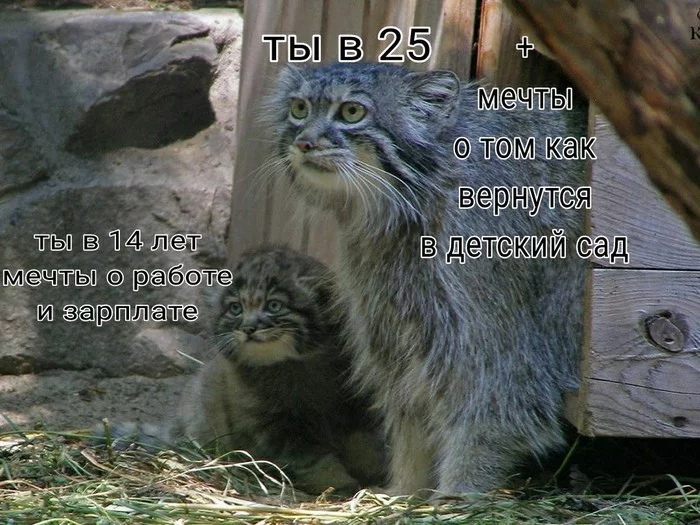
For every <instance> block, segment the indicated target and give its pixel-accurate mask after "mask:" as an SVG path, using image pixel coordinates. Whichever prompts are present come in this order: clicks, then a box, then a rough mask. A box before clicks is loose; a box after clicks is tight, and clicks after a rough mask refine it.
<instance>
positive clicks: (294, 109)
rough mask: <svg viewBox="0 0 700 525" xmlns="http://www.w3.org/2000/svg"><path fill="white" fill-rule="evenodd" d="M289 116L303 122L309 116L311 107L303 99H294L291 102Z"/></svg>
mask: <svg viewBox="0 0 700 525" xmlns="http://www.w3.org/2000/svg"><path fill="white" fill-rule="evenodd" d="M289 114H290V115H291V116H292V118H295V119H297V120H303V119H305V118H306V117H308V116H309V106H308V105H307V104H306V100H304V99H303V98H293V99H292V100H291V101H290V102H289Z"/></svg>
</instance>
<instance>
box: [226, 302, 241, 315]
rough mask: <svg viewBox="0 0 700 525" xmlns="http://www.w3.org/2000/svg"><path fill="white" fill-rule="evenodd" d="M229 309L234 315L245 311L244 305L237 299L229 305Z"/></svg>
mask: <svg viewBox="0 0 700 525" xmlns="http://www.w3.org/2000/svg"><path fill="white" fill-rule="evenodd" d="M228 311H229V312H230V313H231V314H232V315H241V313H243V305H242V304H241V303H239V302H237V301H234V302H233V303H231V304H229V305H228Z"/></svg>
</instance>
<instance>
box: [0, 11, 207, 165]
mask: <svg viewBox="0 0 700 525" xmlns="http://www.w3.org/2000/svg"><path fill="white" fill-rule="evenodd" d="M3 22H4V23H3ZM0 49H2V50H4V52H2V51H0V69H3V70H7V71H10V75H11V76H12V78H10V79H8V80H10V84H11V85H14V86H13V90H12V91H14V93H15V94H16V95H18V96H19V99H17V100H19V101H20V102H21V104H22V105H23V106H25V109H26V112H31V113H32V114H33V116H34V117H35V118H36V119H37V122H38V123H39V124H40V126H41V128H42V129H43V131H44V132H45V134H46V136H45V138H46V139H47V140H48V141H50V142H52V143H54V144H56V145H57V146H65V147H66V148H67V149H68V150H70V151H74V152H81V153H91V152H96V151H108V150H112V149H117V148H122V147H127V146H136V147H142V148H158V147H161V146H164V145H166V144H169V143H170V142H173V141H175V140H178V139H183V138H189V137H192V136H193V135H195V134H196V133H197V132H199V131H201V130H202V129H204V128H206V127H208V126H209V125H211V124H212V122H213V121H214V119H215V116H214V111H213V108H212V106H211V103H210V101H209V96H208V94H209V88H210V87H211V83H212V79H213V75H212V73H213V68H214V65H215V62H216V58H217V51H216V47H215V44H214V42H213V40H212V39H211V38H209V27H208V26H207V25H206V24H204V23H202V22H201V21H199V20H198V19H196V18H194V17H192V16H189V15H185V14H180V13H169V14H166V13H151V12H132V13H114V12H102V11H87V12H67V13H51V14H45V13H42V14H40V15H25V16H24V17H22V16H21V15H18V14H14V15H9V16H8V18H7V19H6V20H4V21H3V20H0ZM10 62H11V63H10ZM18 62H19V64H18ZM0 84H1V83H0ZM46 132H48V133H46Z"/></svg>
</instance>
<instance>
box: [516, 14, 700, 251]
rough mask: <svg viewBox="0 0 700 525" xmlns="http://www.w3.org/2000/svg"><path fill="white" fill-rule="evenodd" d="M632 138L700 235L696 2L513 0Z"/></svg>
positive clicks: (658, 182)
mask: <svg viewBox="0 0 700 525" xmlns="http://www.w3.org/2000/svg"><path fill="white" fill-rule="evenodd" d="M507 3H508V5H509V6H510V7H511V10H512V11H513V12H514V13H515V14H516V16H517V18H518V19H519V20H520V21H522V22H523V24H524V25H525V26H527V27H529V28H531V29H532V30H533V31H535V33H536V36H537V37H538V38H539V40H541V41H543V42H544V43H545V44H546V45H547V46H548V47H549V49H550V50H551V52H552V53H553V54H554V56H556V58H557V59H558V61H559V63H560V64H561V65H562V67H563V68H564V70H565V71H567V73H568V74H569V76H570V77H571V78H572V80H574V81H575V82H576V83H577V84H578V86H579V87H580V88H581V89H582V90H583V91H584V92H585V93H586V94H587V95H588V96H589V98H590V99H591V100H592V101H594V102H595V103H596V105H598V106H599V107H600V108H601V110H602V112H603V113H604V114H605V116H606V117H607V118H608V119H609V120H610V122H611V123H612V124H613V126H615V128H616V129H617V131H618V133H619V134H620V136H621V137H622V139H623V140H624V141H625V142H627V143H628V144H629V145H630V146H631V148H632V150H633V151H634V152H635V154H636V155H637V157H639V159H640V160H641V161H642V164H643V165H644V166H645V167H646V169H647V174H648V176H649V177H650V178H651V180H652V181H653V182H654V184H655V185H656V186H657V187H658V188H659V189H660V190H661V191H662V193H663V194H664V196H665V198H666V199H667V200H668V202H669V203H670V204H671V205H672V206H673V208H674V209H675V210H676V212H677V213H679V214H680V215H681V217H682V218H683V219H684V220H685V222H686V223H687V224H688V225H689V226H690V229H691V231H692V232H693V235H694V236H695V238H696V239H697V240H699V241H700V40H698V39H697V38H696V39H693V38H692V35H693V33H692V28H693V27H698V26H700V21H699V20H698V18H697V12H698V3H697V2H696V1H695V0H655V1H653V2H650V1H647V0H589V1H586V2H547V7H546V8H545V9H543V8H542V2H541V1H540V0H508V2H507Z"/></svg>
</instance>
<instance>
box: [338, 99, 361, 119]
mask: <svg viewBox="0 0 700 525" xmlns="http://www.w3.org/2000/svg"><path fill="white" fill-rule="evenodd" d="M366 114H367V110H366V109H365V107H364V106H363V105H362V104H358V103H357V102H345V103H344V104H343V105H342V106H340V118H342V119H343V120H344V121H345V122H347V123H349V124H354V123H355V122H360V121H361V120H362V119H363V118H365V115H366Z"/></svg>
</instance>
